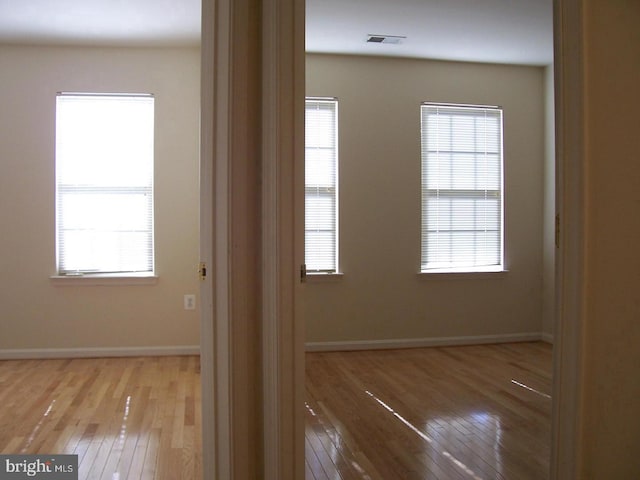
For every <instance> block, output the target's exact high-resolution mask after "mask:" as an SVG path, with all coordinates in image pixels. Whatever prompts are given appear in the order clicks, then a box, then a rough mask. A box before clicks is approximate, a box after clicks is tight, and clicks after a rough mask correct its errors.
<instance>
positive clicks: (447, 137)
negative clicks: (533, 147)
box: [421, 103, 504, 272]
mask: <svg viewBox="0 0 640 480" xmlns="http://www.w3.org/2000/svg"><path fill="white" fill-rule="evenodd" d="M421 127H422V128H421V131H422V139H421V147H422V255H421V257H422V258H421V271H423V272H431V271H454V272H455V271H500V270H503V269H504V264H503V263H504V262H503V256H504V253H503V252H504V245H503V236H504V235H503V227H504V226H503V204H504V202H503V188H502V178H503V174H502V172H503V154H502V109H500V108H497V107H484V106H466V105H440V104H428V103H425V104H423V105H422V106H421Z"/></svg>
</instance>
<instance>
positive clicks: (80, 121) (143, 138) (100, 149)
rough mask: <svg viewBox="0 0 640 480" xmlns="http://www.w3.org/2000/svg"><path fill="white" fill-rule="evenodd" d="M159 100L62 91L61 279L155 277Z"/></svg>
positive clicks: (58, 160)
mask: <svg viewBox="0 0 640 480" xmlns="http://www.w3.org/2000/svg"><path fill="white" fill-rule="evenodd" d="M153 131H154V99H153V97H152V96H151V95H120V94H118V95H116V94H113V95H111V94H96V95H93V94H67V93H62V94H58V96H57V99H56V246H57V264H58V274H59V275H82V274H98V273H99V274H106V273H127V274H152V273H153V270H154V260H153V142H154V137H153Z"/></svg>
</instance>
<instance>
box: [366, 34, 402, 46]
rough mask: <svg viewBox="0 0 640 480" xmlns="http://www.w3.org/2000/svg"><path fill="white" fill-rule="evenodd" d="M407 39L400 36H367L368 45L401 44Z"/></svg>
mask: <svg viewBox="0 0 640 480" xmlns="http://www.w3.org/2000/svg"><path fill="white" fill-rule="evenodd" d="M405 38H407V37H402V36H400V35H372V34H369V35H367V43H393V44H398V43H401V42H402V40H404V39H405Z"/></svg>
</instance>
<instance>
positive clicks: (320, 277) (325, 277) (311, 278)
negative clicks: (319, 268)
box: [306, 272, 344, 283]
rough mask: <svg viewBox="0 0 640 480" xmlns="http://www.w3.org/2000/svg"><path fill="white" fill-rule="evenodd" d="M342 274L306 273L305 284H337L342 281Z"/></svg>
mask: <svg viewBox="0 0 640 480" xmlns="http://www.w3.org/2000/svg"><path fill="white" fill-rule="evenodd" d="M342 277H344V274H343V273H341V272H337V273H309V272H307V276H306V282H307V283H327V282H329V283H330V282H338V281H340V280H342Z"/></svg>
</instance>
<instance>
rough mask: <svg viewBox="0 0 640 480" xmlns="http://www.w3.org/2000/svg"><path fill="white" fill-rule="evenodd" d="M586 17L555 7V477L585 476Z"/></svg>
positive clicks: (569, 5) (569, 6)
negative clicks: (557, 224)
mask: <svg viewBox="0 0 640 480" xmlns="http://www.w3.org/2000/svg"><path fill="white" fill-rule="evenodd" d="M583 22H584V13H583V11H582V2H581V1H580V0H556V1H554V58H555V65H554V80H555V107H556V111H555V114H556V125H555V127H556V199H557V203H556V211H557V213H558V215H559V216H560V248H559V249H557V250H556V253H557V255H556V321H555V325H554V328H553V332H554V340H555V343H554V349H553V356H554V358H553V360H554V364H553V366H554V370H553V407H552V422H551V462H550V478H551V479H552V480H564V479H573V478H578V477H580V476H581V475H580V464H581V460H582V459H581V455H582V450H581V449H582V445H583V441H582V432H581V417H582V411H583V409H582V401H583V398H582V393H583V387H582V383H583V382H582V362H583V358H582V336H583V333H582V332H583V327H582V325H583V322H584V308H585V307H584V304H585V299H586V294H585V272H584V262H585V260H584V259H585V251H586V245H585V234H584V231H585V225H586V219H585V212H584V208H585V200H584V190H585V176H586V172H585V164H584V135H585V131H584V130H585V114H584V95H585V86H584V81H585V80H584V64H583V51H584V37H583Z"/></svg>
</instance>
